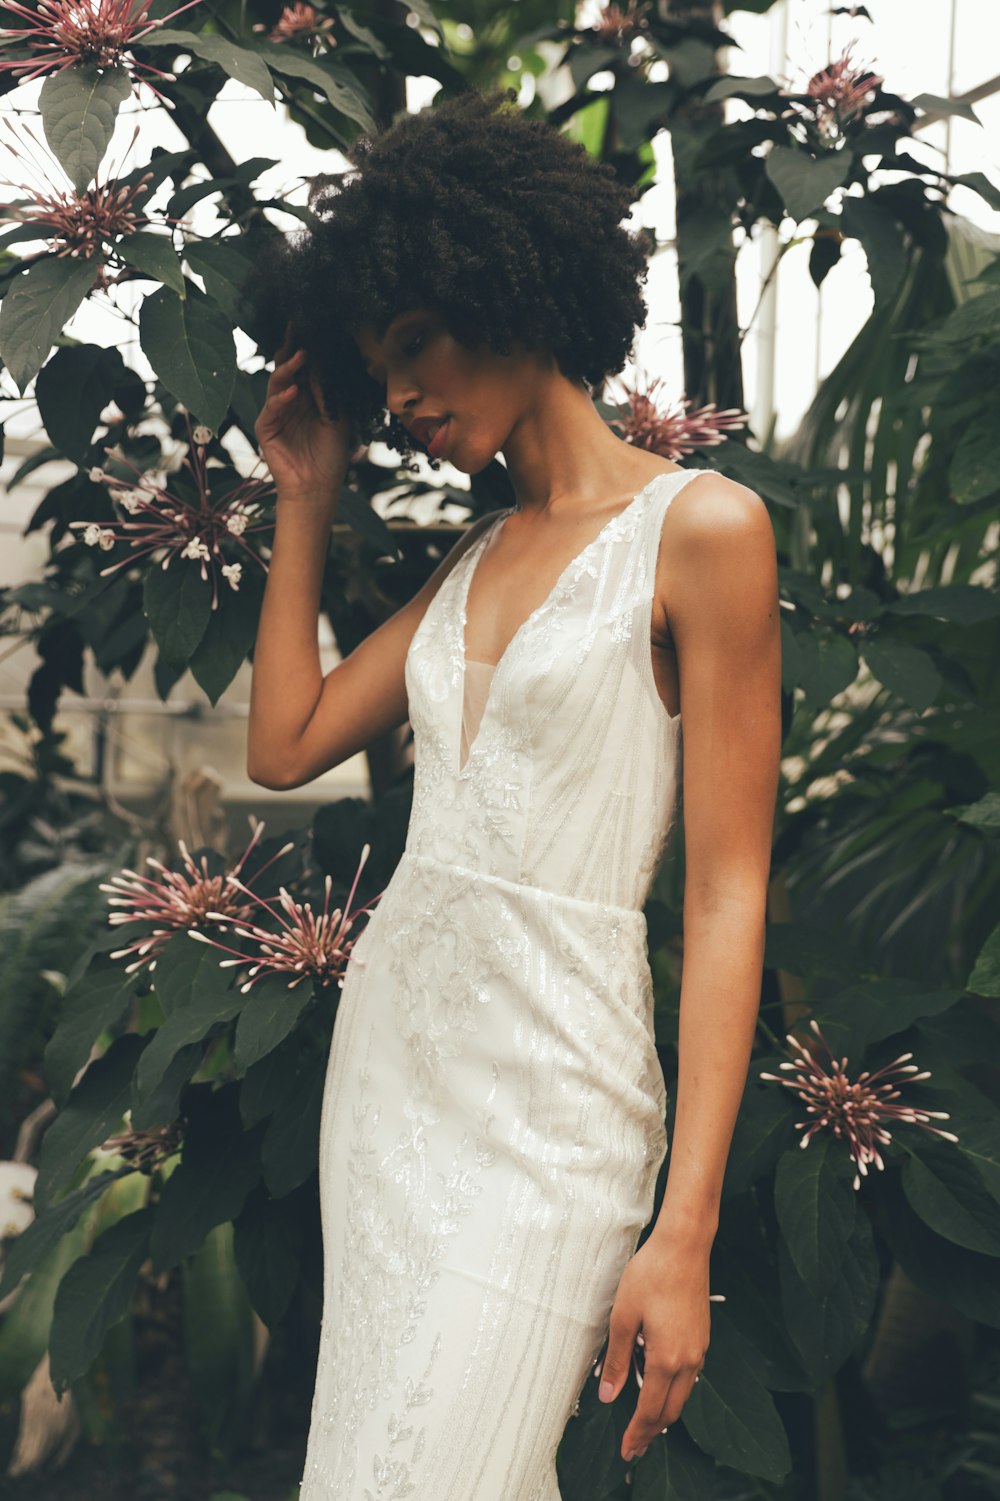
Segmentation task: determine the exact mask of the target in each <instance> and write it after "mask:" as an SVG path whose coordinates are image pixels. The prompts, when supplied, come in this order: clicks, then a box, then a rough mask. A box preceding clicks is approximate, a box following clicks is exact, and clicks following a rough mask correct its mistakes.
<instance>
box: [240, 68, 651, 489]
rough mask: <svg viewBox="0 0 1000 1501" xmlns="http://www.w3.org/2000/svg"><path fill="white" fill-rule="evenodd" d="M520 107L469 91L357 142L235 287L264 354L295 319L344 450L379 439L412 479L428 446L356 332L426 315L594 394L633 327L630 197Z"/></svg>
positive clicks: (635, 262)
mask: <svg viewBox="0 0 1000 1501" xmlns="http://www.w3.org/2000/svg"><path fill="white" fill-rule="evenodd" d="M438 97H439V98H440V96H438ZM516 100H517V94H516V91H515V90H514V89H512V88H506V89H494V90H492V91H490V92H488V93H480V92H478V91H476V90H469V91H468V92H466V93H462V94H458V95H454V96H451V97H449V98H444V99H441V102H440V103H435V104H432V105H431V106H430V107H428V108H426V109H424V110H422V111H420V113H418V114H406V115H401V116H399V117H397V119H396V120H395V121H394V122H393V123H392V125H391V126H389V127H388V128H387V129H385V130H383V131H381V132H374V133H371V134H368V135H362V136H360V137H359V138H358V139H357V140H356V141H355V142H354V145H353V146H352V148H351V150H350V153H349V158H348V159H349V161H350V162H351V163H353V166H354V168H356V169H357V170H351V169H348V170H347V171H345V172H344V173H343V174H342V175H341V176H340V177H337V178H331V177H323V178H322V179H320V181H319V183H318V184H316V185H314V192H313V197H312V201H311V204H310V207H311V209H312V211H313V213H314V214H315V216H316V218H315V222H314V223H313V224H312V225H310V226H309V227H308V228H305V229H302V230H295V231H293V232H292V233H291V234H290V235H287V236H286V235H284V234H281V233H278V232H275V233H274V234H270V235H268V237H267V239H266V240H265V241H264V244H263V246H262V247H261V249H260V251H258V253H257V258H256V262H255V268H254V272H253V274H252V276H251V279H250V281H249V282H248V284H247V286H246V287H245V288H244V296H245V298H246V299H247V306H249V308H250V309H251V312H250V321H247V322H244V323H243V326H244V327H246V329H247V331H248V332H249V333H250V334H251V336H252V337H253V338H254V339H255V340H256V341H257V343H258V346H259V347H260V348H261V350H262V352H263V353H264V354H265V356H266V357H267V358H268V359H271V358H273V355H274V352H275V351H276V349H277V348H278V347H279V345H280V343H281V340H282V337H283V335H284V333H285V330H286V328H287V326H288V324H289V322H291V324H292V330H293V336H294V338H295V341H296V344H299V345H302V346H304V347H305V348H306V349H307V351H308V353H309V359H310V363H311V364H312V366H313V368H314V370H315V372H316V375H317V379H318V381H319V385H320V389H321V391H322V392H323V397H324V400H325V401H326V403H327V405H328V407H329V409H330V410H331V411H336V412H343V411H346V412H347V413H348V415H349V417H350V420H351V432H352V442H353V444H354V445H355V446H356V445H357V444H358V443H363V442H364V443H367V442H371V441H372V440H373V439H376V438H377V439H381V440H382V441H384V442H386V443H388V444H389V445H390V446H391V447H392V448H393V449H395V450H396V451H397V452H398V453H400V454H401V455H402V457H403V462H404V466H405V467H406V468H408V469H411V470H412V469H414V468H416V467H417V466H416V465H415V463H413V457H414V454H415V453H416V452H424V450H423V449H422V448H415V446H414V440H413V438H412V437H411V435H410V433H409V432H408V431H407V429H406V428H405V427H404V426H403V424H402V423H401V422H400V421H399V419H398V418H397V417H395V416H394V415H393V414H392V413H390V412H388V410H387V408H386V405H385V389H384V387H383V386H381V385H380V384H379V383H378V382H377V381H374V380H372V379H371V377H370V376H369V375H368V373H367V371H366V370H365V368H364V364H363V362H362V359H361V355H360V352H359V350H358V347H357V344H356V343H355V341H354V337H353V333H354V331H356V330H357V329H359V328H360V327H361V325H370V326H371V327H372V328H373V329H374V330H375V333H376V336H377V338H378V339H381V338H382V337H383V336H384V334H385V330H386V329H387V328H388V326H389V324H390V323H391V322H392V320H393V318H395V317H396V316H397V315H398V314H399V313H402V312H404V311H406V310H407V309H409V308H411V307H414V306H417V305H420V306H425V307H430V308H433V309H435V310H436V311H437V312H438V313H439V314H440V315H441V317H442V320H443V322H444V324H445V326H446V327H447V329H448V331H449V333H450V334H451V335H452V337H453V338H455V339H457V340H458V341H459V342H460V343H462V344H464V345H465V346H466V347H467V348H470V349H474V348H476V347H477V346H478V345H479V344H480V343H482V342H485V343H486V344H487V346H488V347H489V348H491V349H493V350H494V351H496V352H497V353H499V354H508V353H510V347H511V340H515V339H516V340H520V341H521V342H522V343H523V344H524V346H525V347H526V348H529V349H531V348H537V347H541V348H543V349H545V350H547V351H548V352H550V353H551V354H552V355H553V356H554V358H555V360H556V362H557V364H558V366H559V368H560V370H561V371H562V372H563V374H564V375H566V376H567V377H568V378H570V379H572V380H582V381H583V382H585V384H586V385H587V387H588V389H589V390H593V389H595V388H599V387H600V385H601V383H602V382H603V381H604V380H605V379H606V378H607V377H608V376H610V375H615V374H617V373H618V372H619V371H620V370H621V369H622V368H623V366H624V364H625V361H626V359H627V358H628V356H629V354H630V353H631V350H632V344H633V340H634V337H635V331H636V329H637V328H642V327H643V326H644V325H645V321H646V306H645V302H644V299H643V295H642V286H643V284H644V283H645V281H646V277H647V275H648V269H649V268H648V263H647V241H646V239H645V236H644V234H643V233H642V232H641V231H640V232H639V233H637V234H633V233H632V232H630V231H629V230H628V229H627V228H625V227H624V225H623V224H622V220H624V219H626V218H627V217H628V215H629V213H630V210H631V195H630V193H629V191H628V188H627V187H626V186H625V185H624V184H623V183H621V182H620V181H619V180H618V178H617V177H616V175H615V172H614V169H613V167H611V166H610V165H609V164H608V163H606V162H600V161H597V160H595V159H594V158H593V157H591V156H590V155H589V154H588V152H587V151H586V149H585V148H584V147H583V146H581V145H579V144H577V143H576V142H575V141H572V140H570V139H569V137H567V136H565V135H563V134H562V133H561V132H560V131H559V130H558V129H557V128H556V127H555V126H553V125H551V124H549V123H548V122H547V121H545V120H533V119H530V118H529V117H528V116H527V115H525V114H524V113H523V112H522V110H521V109H520V108H519V107H518V105H517V103H516ZM431 462H432V465H433V467H435V468H437V467H438V461H436V460H434V461H431Z"/></svg>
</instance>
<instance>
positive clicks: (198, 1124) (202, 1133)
mask: <svg viewBox="0 0 1000 1501" xmlns="http://www.w3.org/2000/svg"><path fill="white" fill-rule="evenodd" d="M236 1093H237V1091H236V1088H235V1086H227V1087H225V1088H222V1089H214V1090H213V1089H207V1088H206V1087H202V1088H201V1089H200V1090H198V1089H196V1090H192V1091H189V1095H188V1099H189V1101H190V1105H189V1106H188V1107H187V1108H188V1111H189V1114H188V1125H187V1129H186V1131H185V1134H184V1149H183V1153H182V1156H181V1160H180V1163H179V1165H178V1166H177V1167H176V1168H175V1169H174V1171H173V1172H172V1173H171V1175H170V1177H169V1178H168V1179H167V1182H166V1184H165V1186H164V1189H163V1193H162V1195H161V1197H160V1207H159V1212H158V1214H157V1218H156V1224H155V1226H154V1227H153V1236H152V1242H151V1246H150V1250H151V1254H152V1257H153V1269H154V1271H155V1272H163V1271H168V1270H169V1269H170V1268H171V1267H173V1266H176V1265H177V1263H178V1262H179V1261H182V1260H183V1259H184V1257H185V1256H190V1255H192V1254H193V1252H195V1251H196V1250H197V1249H198V1247H199V1246H200V1245H201V1243H202V1241H203V1240H204V1239H205V1237H206V1235H207V1234H208V1232H209V1231H210V1230H213V1229H214V1228H215V1226H216V1225H221V1224H223V1223H224V1222H225V1221H226V1220H235V1219H236V1218H237V1216H238V1215H239V1213H240V1211H241V1209H242V1208H243V1205H244V1202H245V1201H246V1197H247V1194H248V1193H249V1192H250V1190H251V1188H252V1187H253V1186H254V1184H255V1183H256V1182H258V1181H259V1177H260V1131H259V1129H258V1130H256V1131H252V1132H248V1131H244V1129H243V1124H242V1122H241V1120H240V1116H239V1111H238V1109H237V1104H236ZM192 1096H194V1098H192Z"/></svg>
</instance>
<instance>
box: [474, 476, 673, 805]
mask: <svg viewBox="0 0 1000 1501" xmlns="http://www.w3.org/2000/svg"><path fill="white" fill-rule="evenodd" d="M685 472H686V471H685V470H683V469H664V470H661V472H660V473H659V474H654V475H653V477H652V479H651V480H649V481H648V482H647V483H646V484H645V485H643V487H642V489H641V490H637V491H636V493H635V494H634V495H633V497H632V499H631V500H630V501H629V502H628V504H627V505H625V506H623V507H622V509H621V510H620V511H616V512H615V514H614V515H613V516H610V517H609V518H608V520H607V521H606V522H605V523H604V525H603V526H602V527H601V529H600V531H599V532H597V534H596V535H595V536H593V537H591V539H590V541H589V542H588V543H586V544H585V546H583V547H582V548H581V549H580V551H579V552H578V553H576V554H575V555H574V556H573V557H572V558H570V560H569V562H568V563H567V564H566V566H565V568H564V569H563V570H562V572H561V573H560V574H559V577H558V578H557V579H556V581H555V583H554V584H553V585H552V587H551V589H550V590H549V592H548V593H547V594H546V595H545V598H544V599H543V600H542V601H541V602H540V603H539V604H537V605H536V606H535V608H534V609H533V610H532V611H531V613H530V614H529V615H527V616H526V617H525V618H524V620H522V621H521V624H520V625H519V626H518V627H517V630H516V631H515V632H514V634H513V635H512V636H511V638H510V640H509V641H508V642H507V645H506V646H505V647H504V649H503V651H502V652H501V653H500V656H499V658H498V660H497V661H496V662H495V663H492V664H487V665H491V666H492V667H493V676H492V677H491V679H490V686H489V689H488V691H487V694H486V702H485V704H484V705H483V712H482V714H481V716H480V719H479V725H478V728H477V730H476V733H475V735H474V736H473V737H472V741H471V743H470V745H469V750H468V754H467V756H466V758H465V760H464V762H463V761H462V759H461V755H462V705H463V703H464V701H465V687H466V684H465V679H466V672H465V663H466V626H467V623H468V605H469V593H470V591H471V589H472V580H473V579H474V577H475V574H476V569H477V568H478V566H479V560H480V558H481V557H482V555H483V552H484V551H485V548H486V544H487V542H488V541H489V540H490V538H491V537H494V536H495V535H496V533H497V532H498V531H500V530H501V529H502V528H503V525H504V523H505V521H506V520H507V518H508V516H512V515H513V514H514V511H515V509H516V507H514V506H510V507H509V508H508V509H507V510H506V511H503V512H501V514H500V515H499V516H498V517H497V519H496V521H495V522H494V523H493V525H492V526H489V527H487V528H486V530H485V531H484V532H483V534H482V536H481V537H480V538H479V539H478V541H477V542H475V543H473V545H472V547H470V548H469V550H468V552H467V553H466V554H465V557H464V559H463V562H464V563H465V565H466V566H465V568H464V569H463V574H462V579H461V588H460V593H459V600H458V651H459V656H460V657H461V666H460V671H459V692H458V735H457V737H453V740H454V749H453V755H454V762H455V774H456V775H457V776H459V777H463V776H464V775H465V773H466V772H467V770H468V768H469V766H470V765H471V763H472V761H473V759H474V758H475V756H476V753H477V751H478V750H479V746H480V742H481V739H482V735H483V731H484V729H485V727H486V724H487V720H488V719H489V716H490V712H491V710H492V708H493V705H494V701H495V699H496V693H497V684H498V682H499V680H500V677H501V675H502V673H503V669H504V667H505V665H506V663H507V662H508V661H509V659H510V657H511V654H512V652H513V649H514V647H515V646H516V645H517V643H518V642H519V641H520V640H521V639H522V638H523V637H524V636H525V635H526V634H527V632H528V630H529V628H530V627H531V626H532V625H533V624H534V623H535V622H536V621H537V619H538V618H539V616H541V615H542V614H544V612H545V611H546V610H547V609H548V608H549V606H550V605H551V604H552V602H553V600H555V599H556V598H557V597H558V596H559V595H560V594H561V593H562V591H563V590H564V589H565V587H566V584H567V581H568V580H569V577H570V574H571V573H573V572H574V570H576V569H577V568H581V567H582V566H583V563H584V560H585V559H586V557H587V555H588V554H589V553H590V552H591V551H592V550H593V549H594V548H595V547H596V546H597V545H598V543H599V542H602V541H603V540H604V538H605V536H606V535H607V533H608V532H609V531H610V530H611V528H612V527H614V526H617V525H618V523H619V522H620V521H621V520H622V518H623V517H624V516H625V515H626V514H627V513H628V512H630V511H631V510H632V509H633V508H634V507H635V506H637V505H638V503H639V502H640V501H641V500H642V499H643V498H644V497H645V495H646V494H647V492H648V491H649V490H651V489H652V488H653V486H654V485H655V484H657V483H658V482H659V481H660V480H661V479H665V478H666V477H667V476H668V475H672V474H684V473H685Z"/></svg>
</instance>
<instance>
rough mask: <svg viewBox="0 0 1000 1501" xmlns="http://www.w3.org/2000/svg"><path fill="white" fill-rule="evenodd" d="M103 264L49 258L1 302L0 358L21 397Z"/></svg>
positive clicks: (29, 271) (24, 276) (30, 269)
mask: <svg viewBox="0 0 1000 1501" xmlns="http://www.w3.org/2000/svg"><path fill="white" fill-rule="evenodd" d="M98 269H99V262H97V261H96V260H76V259H74V257H73V256H68V255H67V256H62V257H59V256H54V255H51V256H45V257H44V258H43V259H42V260H38V261H35V262H34V264H33V265H31V266H29V267H28V269H27V271H25V272H23V273H22V274H21V275H19V276H15V277H14V278H13V280H12V281H11V283H10V288H9V290H8V292H7V295H6V296H5V297H4V299H3V302H2V303H0V359H2V360H3V362H4V364H5V365H6V366H7V369H8V370H9V371H10V374H11V379H12V380H13V381H14V383H15V384H16V386H17V388H18V390H19V391H20V393H21V395H22V396H23V395H24V392H25V389H26V387H27V385H28V382H29V381H30V380H31V379H32V377H33V376H35V375H37V374H38V372H39V370H40V369H41V368H42V365H43V364H44V363H45V357H46V355H47V354H48V352H49V350H50V349H51V348H52V346H53V344H54V343H55V341H56V339H57V338H58V337H59V335H60V333H62V331H63V329H64V328H65V326H66V324H67V323H68V322H69V320H70V319H71V318H72V316H73V314H74V313H75V312H76V310H77V308H78V307H79V306H80V303H81V302H82V301H83V299H84V298H85V297H86V295H87V293H88V292H89V291H90V289H91V287H93V285H94V283H95V282H96V280H97V272H98Z"/></svg>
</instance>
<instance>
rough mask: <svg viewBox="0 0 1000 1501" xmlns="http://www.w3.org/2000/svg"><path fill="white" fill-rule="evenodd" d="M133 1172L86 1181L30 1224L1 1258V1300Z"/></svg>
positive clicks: (126, 1169) (101, 1175)
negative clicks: (87, 1213)
mask: <svg viewBox="0 0 1000 1501" xmlns="http://www.w3.org/2000/svg"><path fill="white" fill-rule="evenodd" d="M130 1172H132V1168H131V1167H120V1168H118V1170H117V1171H116V1172H113V1173H99V1174H98V1175H97V1176H96V1177H93V1178H88V1180H87V1182H86V1183H84V1184H83V1185H82V1186H81V1187H80V1188H77V1189H74V1191H73V1192H72V1193H71V1194H67V1195H66V1197H65V1198H64V1199H60V1200H59V1202H58V1203H57V1204H53V1205H51V1206H50V1207H49V1208H48V1209H46V1210H45V1212H44V1214H39V1216H38V1218H37V1219H34V1220H32V1222H31V1224H30V1225H29V1226H28V1227H27V1229H26V1230H22V1232H21V1234H20V1235H19V1236H17V1238H16V1239H15V1240H13V1241H12V1242H11V1244H10V1248H9V1250H8V1251H7V1253H6V1255H5V1257H4V1264H3V1276H2V1277H0V1298H5V1297H6V1296H7V1294H8V1293H9V1292H12V1291H13V1290H14V1288H15V1287H16V1286H17V1284H18V1283H19V1282H20V1280H21V1278H22V1277H24V1276H27V1274H28V1273H29V1272H33V1271H34V1270H35V1268H36V1267H37V1266H38V1265H39V1263H40V1262H41V1261H42V1260H43V1259H44V1257H46V1256H47V1255H48V1254H49V1252H50V1251H51V1250H52V1248H53V1246H56V1245H58V1244H59V1242H60V1241H61V1240H62V1238H63V1236H65V1235H68V1234H69V1232H70V1230H72V1229H73V1226H74V1225H75V1224H76V1223H77V1221H78V1220H79V1219H80V1218H81V1216H82V1215H84V1214H85V1213H86V1211H87V1210H88V1209H89V1208H90V1206H91V1205H92V1204H96V1203H97V1201H98V1199H100V1198H101V1197H102V1196H103V1194H104V1192H105V1190H106V1189H108V1188H109V1187H110V1186H111V1184H112V1183H115V1182H117V1180H118V1179H119V1178H123V1177H124V1176H125V1175H126V1174H127V1173H130Z"/></svg>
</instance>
